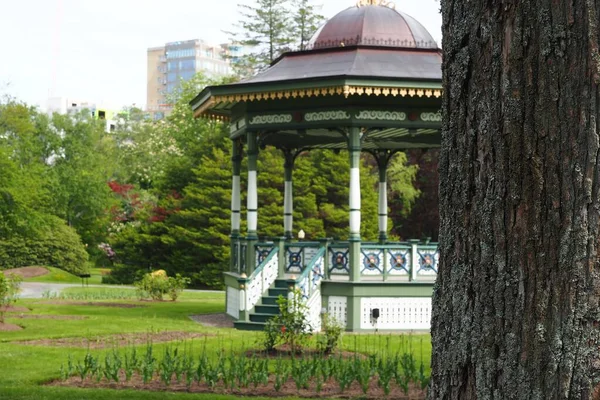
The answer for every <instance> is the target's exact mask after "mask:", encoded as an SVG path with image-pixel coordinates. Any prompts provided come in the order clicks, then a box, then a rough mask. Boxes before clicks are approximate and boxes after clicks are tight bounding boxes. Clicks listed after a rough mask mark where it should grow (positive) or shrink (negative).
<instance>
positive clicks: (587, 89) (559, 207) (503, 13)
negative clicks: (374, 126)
mask: <svg viewBox="0 0 600 400" xmlns="http://www.w3.org/2000/svg"><path fill="white" fill-rule="evenodd" d="M599 9H600V0H521V1H519V0H513V1H492V0H488V1H483V0H442V14H443V21H444V22H443V33H444V41H443V55H444V62H443V77H444V85H445V94H444V101H443V113H444V126H443V138H442V152H441V156H440V219H441V221H440V242H441V243H440V249H441V266H440V275H439V277H438V281H437V284H436V288H435V293H434V310H433V318H432V341H433V358H432V380H431V385H430V392H429V397H430V399H460V400H464V399H527V400H530V399H544V400H545V399H589V398H591V397H592V393H593V390H594V387H595V385H596V383H597V372H598V361H597V359H598V353H599V350H598V330H599V324H600V323H599V322H598V321H599V320H600V315H599V308H598V301H599V295H600V288H599V282H600V281H599V264H598V244H599V243H598V240H599V239H600V237H599V232H598V228H599V223H600V221H599V211H600V199H599V193H598V191H599V188H600V178H599V175H598V172H599V168H598V155H599V153H598V152H599V137H598V128H597V120H598V116H599V97H598V94H599V93H598V82H599V81H600V66H599V63H600V56H599V55H598V36H599V30H598V26H597V21H598V18H599V16H598V10H599Z"/></svg>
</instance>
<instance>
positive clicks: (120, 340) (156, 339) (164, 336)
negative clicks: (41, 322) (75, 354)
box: [12, 331, 213, 349]
mask: <svg viewBox="0 0 600 400" xmlns="http://www.w3.org/2000/svg"><path fill="white" fill-rule="evenodd" d="M205 336H213V335H212V334H207V333H199V332H181V331H173V332H157V333H122V334H117V335H107V336H95V337H90V338H83V337H74V338H73V337H71V338H59V339H36V340H23V341H17V342H12V343H17V344H25V345H31V346H52V347H89V348H90V349H104V348H110V347H114V346H119V347H125V346H128V345H141V344H146V343H148V342H152V343H164V342H172V341H176V340H188V339H194V338H200V337H205Z"/></svg>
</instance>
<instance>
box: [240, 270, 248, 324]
mask: <svg viewBox="0 0 600 400" xmlns="http://www.w3.org/2000/svg"><path fill="white" fill-rule="evenodd" d="M238 283H239V285H240V316H239V318H238V321H246V322H248V321H250V313H249V312H248V310H246V305H247V304H248V300H247V299H246V296H247V295H248V279H247V277H246V274H244V273H242V275H241V277H240V278H239V279H238Z"/></svg>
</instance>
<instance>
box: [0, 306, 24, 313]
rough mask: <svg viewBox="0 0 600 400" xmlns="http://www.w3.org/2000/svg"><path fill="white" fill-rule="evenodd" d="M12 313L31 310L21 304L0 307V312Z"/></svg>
mask: <svg viewBox="0 0 600 400" xmlns="http://www.w3.org/2000/svg"><path fill="white" fill-rule="evenodd" d="M2 311H3V312H7V313H14V312H29V311H31V310H30V309H29V308H27V307H23V306H8V307H0V312H2Z"/></svg>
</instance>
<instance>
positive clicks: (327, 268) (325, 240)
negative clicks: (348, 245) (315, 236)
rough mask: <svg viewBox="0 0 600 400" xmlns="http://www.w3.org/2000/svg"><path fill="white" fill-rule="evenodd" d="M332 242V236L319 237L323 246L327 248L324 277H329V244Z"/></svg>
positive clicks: (324, 255) (324, 260) (324, 258)
mask: <svg viewBox="0 0 600 400" xmlns="http://www.w3.org/2000/svg"><path fill="white" fill-rule="evenodd" d="M330 243H331V239H330V238H325V239H319V244H320V246H321V247H323V248H325V252H324V253H323V269H324V271H323V279H329V244H330Z"/></svg>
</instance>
